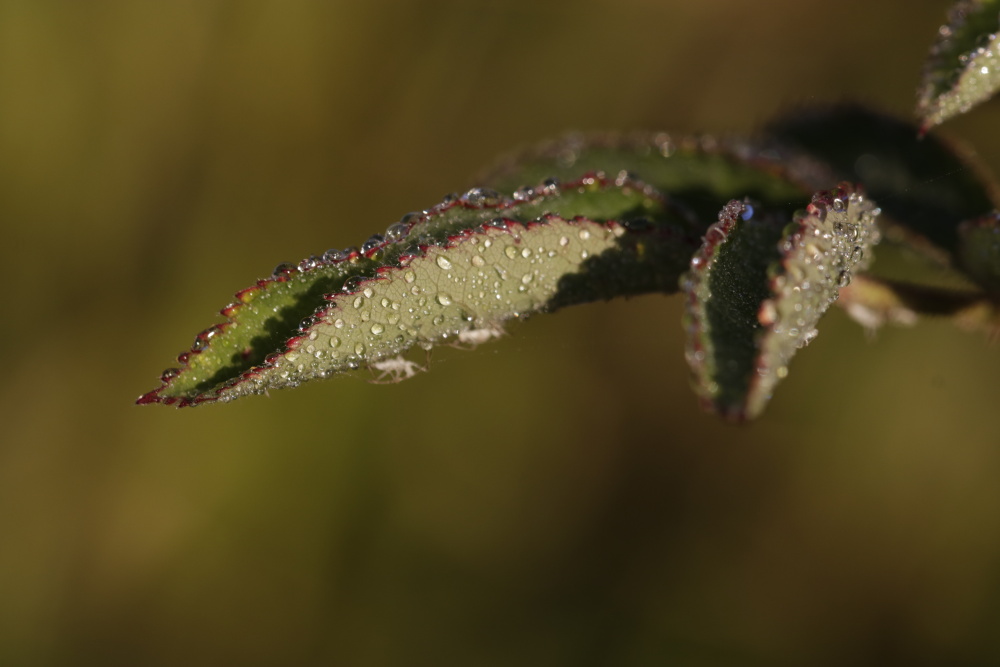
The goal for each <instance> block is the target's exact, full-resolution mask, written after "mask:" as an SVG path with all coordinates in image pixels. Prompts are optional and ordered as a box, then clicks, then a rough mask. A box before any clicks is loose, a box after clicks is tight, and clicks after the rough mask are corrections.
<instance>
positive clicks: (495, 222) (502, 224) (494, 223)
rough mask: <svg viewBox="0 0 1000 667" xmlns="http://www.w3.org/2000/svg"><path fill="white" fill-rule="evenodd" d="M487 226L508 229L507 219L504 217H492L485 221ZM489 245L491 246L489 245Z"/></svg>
mask: <svg viewBox="0 0 1000 667" xmlns="http://www.w3.org/2000/svg"><path fill="white" fill-rule="evenodd" d="M483 225H484V226H485V227H493V228H494V229H506V228H507V221H506V220H504V219H503V218H491V219H490V220H487V221H486V222H484V223H483ZM487 247H489V246H487Z"/></svg>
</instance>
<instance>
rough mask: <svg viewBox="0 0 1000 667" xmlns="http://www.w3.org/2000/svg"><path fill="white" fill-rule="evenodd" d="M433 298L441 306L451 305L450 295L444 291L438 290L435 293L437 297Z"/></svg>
mask: <svg viewBox="0 0 1000 667" xmlns="http://www.w3.org/2000/svg"><path fill="white" fill-rule="evenodd" d="M435 299H436V301H437V302H438V303H440V304H441V305H442V306H450V305H451V296H449V295H447V294H445V293H444V292H439V293H438V295H437V297H435Z"/></svg>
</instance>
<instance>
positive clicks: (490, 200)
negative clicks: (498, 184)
mask: <svg viewBox="0 0 1000 667" xmlns="http://www.w3.org/2000/svg"><path fill="white" fill-rule="evenodd" d="M462 201H464V202H465V203H466V204H469V205H470V206H496V205H498V204H500V203H501V201H502V198H501V197H500V193H499V192H497V191H496V190H490V189H489V188H472V189H471V190H469V191H468V192H466V193H465V194H464V195H462Z"/></svg>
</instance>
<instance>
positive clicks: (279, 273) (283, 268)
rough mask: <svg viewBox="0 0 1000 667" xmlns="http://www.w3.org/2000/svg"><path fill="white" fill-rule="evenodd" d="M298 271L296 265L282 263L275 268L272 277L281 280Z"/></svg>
mask: <svg viewBox="0 0 1000 667" xmlns="http://www.w3.org/2000/svg"><path fill="white" fill-rule="evenodd" d="M296 271H298V269H297V268H296V267H295V265H294V264H291V263H289V262H282V263H281V264H278V265H277V266H276V267H274V271H272V272H271V276H272V277H274V278H281V277H283V276H289V275H291V274H293V273H295V272H296Z"/></svg>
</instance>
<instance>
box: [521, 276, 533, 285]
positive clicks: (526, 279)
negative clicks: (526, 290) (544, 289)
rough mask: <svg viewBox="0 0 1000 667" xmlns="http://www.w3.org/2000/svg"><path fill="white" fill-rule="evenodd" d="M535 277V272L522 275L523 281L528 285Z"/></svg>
mask: <svg viewBox="0 0 1000 667" xmlns="http://www.w3.org/2000/svg"><path fill="white" fill-rule="evenodd" d="M534 277H535V276H534V274H533V273H525V274H524V275H523V276H521V282H522V283H524V284H525V285H527V284H528V283H530V282H531V280H532V278H534Z"/></svg>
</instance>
